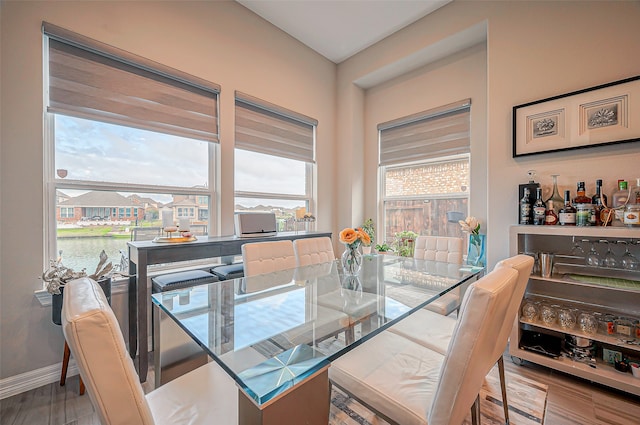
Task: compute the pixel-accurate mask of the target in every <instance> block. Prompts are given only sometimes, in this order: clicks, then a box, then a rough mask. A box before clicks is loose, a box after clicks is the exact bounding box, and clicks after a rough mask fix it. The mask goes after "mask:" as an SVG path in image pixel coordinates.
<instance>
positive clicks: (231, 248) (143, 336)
mask: <svg viewBox="0 0 640 425" xmlns="http://www.w3.org/2000/svg"><path fill="white" fill-rule="evenodd" d="M322 236H328V237H331V233H330V232H280V233H278V234H276V235H274V236H266V237H253V238H238V237H236V236H219V237H214V236H210V237H207V236H198V237H197V240H195V241H193V242H185V243H156V242H151V241H138V242H128V243H127V245H128V246H129V273H130V275H131V277H129V354H130V355H131V357H132V358H133V359H134V363H135V364H136V366H137V367H138V374H139V375H140V382H145V381H146V380H147V369H148V366H149V365H148V355H147V346H148V335H147V334H148V324H147V312H148V311H147V303H148V302H149V290H148V289H147V267H148V266H151V265H154V264H167V263H175V262H179V261H187V260H200V259H204V258H216V257H224V256H233V255H240V254H242V245H244V244H245V243H250V242H262V241H266V240H270V241H274V240H286V239H289V240H294V239H301V238H313V237H322ZM138 347H140V353H139V354H140V355H139V356H138V357H137V361H136V354H137V352H138Z"/></svg>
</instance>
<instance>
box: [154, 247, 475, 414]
mask: <svg viewBox="0 0 640 425" xmlns="http://www.w3.org/2000/svg"><path fill="white" fill-rule="evenodd" d="M482 270H483V269H482V268H472V267H469V266H460V265H456V264H448V263H440V262H434V261H425V260H418V259H413V258H406V257H395V256H391V255H365V256H364V257H363V264H362V268H361V270H360V272H359V274H358V275H357V276H348V275H344V274H343V272H342V267H341V265H340V263H339V262H337V261H334V262H330V263H322V264H317V265H312V266H305V267H299V268H296V269H290V270H283V271H278V272H274V273H268V274H264V275H259V276H253V277H246V278H240V279H235V280H227V281H222V282H216V283H210V284H205V285H199V286H194V287H190V288H184V289H177V290H174V291H168V292H163V293H158V294H153V295H152V299H153V303H154V304H155V305H156V306H158V307H159V308H160V309H161V311H162V312H163V313H166V314H167V315H168V316H169V317H171V318H172V319H173V320H174V321H175V322H176V323H178V325H179V326H180V327H181V328H182V329H184V330H185V331H186V332H187V333H188V334H189V335H190V336H191V338H193V339H194V340H195V341H196V342H197V343H198V344H199V345H200V346H201V347H203V348H204V349H205V351H206V352H207V353H208V354H209V355H210V356H211V357H212V358H213V359H214V360H215V361H216V362H218V364H220V365H221V366H222V367H223V369H225V370H226V371H227V373H229V374H230V376H231V377H232V378H233V379H234V380H235V381H236V382H237V383H238V385H239V386H240V387H241V388H242V389H243V390H244V391H245V392H246V393H247V395H248V396H249V397H250V398H252V399H253V400H254V401H255V402H256V403H257V404H258V405H262V404H264V403H267V402H269V401H270V400H272V399H273V398H275V397H276V396H278V395H279V394H282V393H283V392H284V391H286V390H287V389H289V388H291V387H292V386H294V385H296V384H297V383H299V382H302V381H304V380H305V379H306V378H307V377H309V376H311V375H313V374H314V373H316V372H318V371H319V370H321V369H323V368H324V367H326V366H327V365H329V364H330V362H331V361H332V360H335V359H336V358H338V357H339V356H341V355H343V354H344V353H346V352H348V351H349V350H350V349H352V348H354V347H356V346H357V345H359V344H361V343H363V342H364V341H366V340H367V339H369V338H371V337H372V336H373V335H375V334H377V333H378V332H381V331H382V330H384V329H386V328H388V327H389V326H391V325H392V324H393V323H395V322H397V321H398V320H401V319H402V318H404V317H406V316H408V315H409V314H411V313H412V312H414V311H416V310H418V309H420V308H422V307H424V306H426V305H427V304H428V303H430V302H432V301H433V300H435V299H437V298H438V297H440V296H441V295H443V294H444V293H446V292H449V291H450V290H452V289H454V288H456V287H458V286H459V285H462V284H464V283H465V282H469V281H470V280H474V279H475V277H476V276H478V274H479V273H480V272H481V271H482Z"/></svg>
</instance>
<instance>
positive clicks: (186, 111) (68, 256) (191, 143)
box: [43, 23, 219, 270]
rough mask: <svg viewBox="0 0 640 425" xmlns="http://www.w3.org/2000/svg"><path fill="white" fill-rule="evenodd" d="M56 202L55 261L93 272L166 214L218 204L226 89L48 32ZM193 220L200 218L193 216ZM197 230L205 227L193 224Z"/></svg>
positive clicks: (47, 27)
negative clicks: (221, 107) (175, 208)
mask: <svg viewBox="0 0 640 425" xmlns="http://www.w3.org/2000/svg"><path fill="white" fill-rule="evenodd" d="M43 33H44V37H45V38H44V39H45V45H46V50H45V52H46V61H45V70H46V73H45V75H46V84H47V93H48V95H49V96H48V102H47V109H46V114H45V120H46V122H45V126H46V128H47V135H46V137H45V141H46V144H47V145H46V147H45V150H46V152H47V160H48V162H47V165H46V169H47V170H46V174H45V176H46V178H45V186H46V187H45V191H46V193H47V194H48V195H47V196H48V199H50V201H48V202H47V205H48V209H47V211H48V216H49V217H50V220H49V221H48V223H47V234H48V235H49V237H48V240H47V257H48V258H56V257H57V256H58V254H57V253H58V252H59V251H62V257H63V263H64V264H65V265H66V266H67V267H72V268H74V269H81V268H83V267H86V269H87V270H93V269H95V267H96V265H97V262H98V256H99V253H100V251H101V250H102V249H104V250H105V251H106V252H107V255H108V256H109V260H110V261H112V262H113V263H114V264H117V263H118V262H119V259H120V250H126V247H127V245H126V242H127V241H128V240H130V239H131V238H132V235H134V234H136V232H134V231H133V230H134V229H135V228H139V227H159V226H161V219H160V214H159V210H160V209H161V208H164V207H166V206H167V205H168V206H171V205H173V203H175V202H176V200H180V199H182V198H185V197H191V198H193V199H195V198H196V197H197V198H198V199H200V200H204V201H205V202H203V204H205V208H206V209H207V212H206V213H205V214H203V215H202V216H201V217H199V219H202V220H204V221H203V223H202V225H203V226H205V227H206V226H209V211H208V208H209V204H210V202H209V200H210V199H215V196H214V193H213V188H214V187H215V184H214V181H213V178H214V177H213V176H215V172H213V167H214V164H215V155H216V151H217V142H218V113H217V111H218V92H219V87H218V86H216V85H214V84H211V83H209V82H206V81H203V80H200V79H198V78H195V77H193V76H190V75H186V74H184V73H182V72H180V71H177V70H175V69H171V68H168V67H166V66H163V65H161V64H157V63H154V62H151V61H149V60H147V59H144V58H140V57H138V56H135V55H132V54H130V53H128V52H125V51H121V50H119V49H115V48H114V47H111V46H108V45H105V44H102V43H100V42H98V41H96V40H92V39H89V38H87V37H84V36H82V35H79V34H75V33H72V32H70V31H68V30H65V29H63V28H60V27H56V26H55V25H51V24H48V23H43ZM192 216H193V215H192ZM194 224H197V223H194Z"/></svg>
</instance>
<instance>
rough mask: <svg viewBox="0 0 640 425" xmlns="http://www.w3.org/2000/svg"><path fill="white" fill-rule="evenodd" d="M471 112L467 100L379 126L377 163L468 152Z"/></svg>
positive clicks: (406, 161)
mask: <svg viewBox="0 0 640 425" xmlns="http://www.w3.org/2000/svg"><path fill="white" fill-rule="evenodd" d="M470 109H471V100H470V99H467V100H464V101H461V102H456V103H453V104H450V105H446V106H443V107H440V108H437V109H432V110H429V111H424V112H420V113H418V114H414V115H411V116H408V117H404V118H400V119H397V120H393V121H389V122H386V123H383V124H380V125H378V131H379V139H380V159H379V164H380V165H383V166H384V165H393V164H401V163H408V162H415V161H420V160H424V159H429V158H434V157H442V156H449V155H457V154H462V153H468V152H469V151H470V137H469V131H470V130H469V129H470Z"/></svg>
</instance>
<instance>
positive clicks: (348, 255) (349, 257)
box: [342, 245, 362, 276]
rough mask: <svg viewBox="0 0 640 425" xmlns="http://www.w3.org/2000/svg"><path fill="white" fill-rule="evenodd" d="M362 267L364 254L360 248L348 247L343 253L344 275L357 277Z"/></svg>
mask: <svg viewBox="0 0 640 425" xmlns="http://www.w3.org/2000/svg"><path fill="white" fill-rule="evenodd" d="M361 265H362V254H361V253H360V250H358V247H357V246H356V247H352V246H349V245H347V249H345V250H344V252H343V253H342V269H343V270H344V274H346V275H350V276H355V275H357V274H358V272H359V271H360V266H361Z"/></svg>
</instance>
